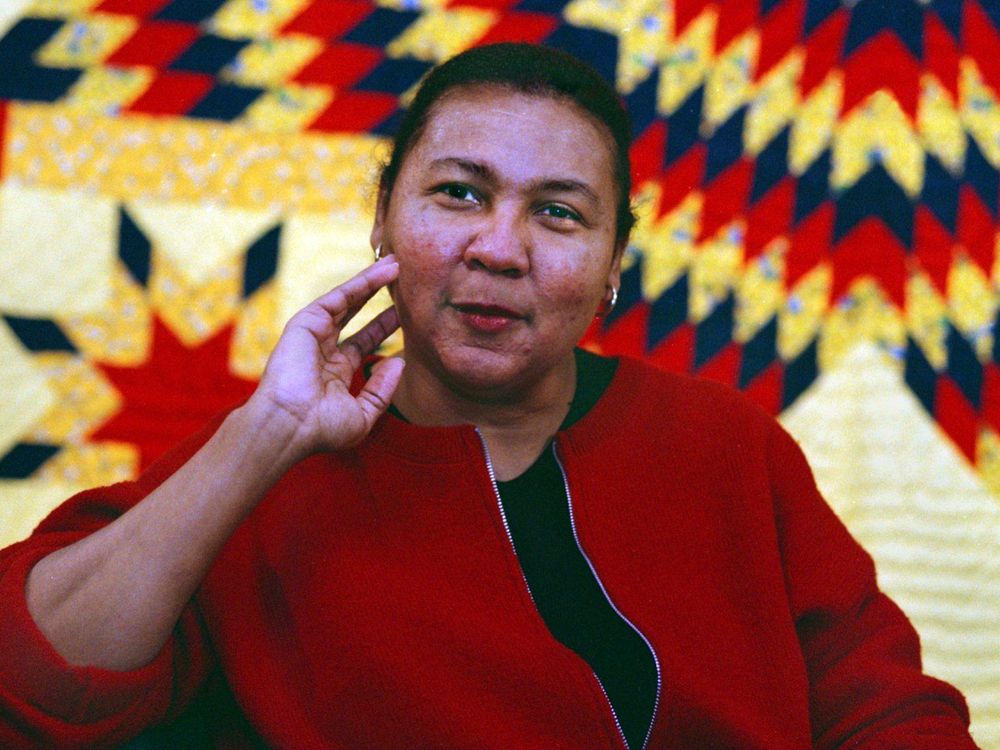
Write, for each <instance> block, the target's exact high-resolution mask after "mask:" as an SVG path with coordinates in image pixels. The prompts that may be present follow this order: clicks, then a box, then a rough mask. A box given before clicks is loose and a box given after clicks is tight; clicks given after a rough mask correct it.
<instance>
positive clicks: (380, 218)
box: [371, 186, 389, 250]
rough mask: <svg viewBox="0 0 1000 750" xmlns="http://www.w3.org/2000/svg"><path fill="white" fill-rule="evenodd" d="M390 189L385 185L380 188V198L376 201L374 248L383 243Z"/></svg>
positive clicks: (373, 223) (372, 234)
mask: <svg viewBox="0 0 1000 750" xmlns="http://www.w3.org/2000/svg"><path fill="white" fill-rule="evenodd" d="M388 204H389V191H388V190H387V189H386V188H385V187H384V186H383V187H380V188H379V189H378V199H377V200H376V202H375V221H374V222H372V233H371V243H372V250H374V249H375V248H376V247H378V246H379V245H381V244H382V230H383V229H384V227H385V214H386V211H388V210H389V205H388Z"/></svg>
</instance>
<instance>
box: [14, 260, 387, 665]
mask: <svg viewBox="0 0 1000 750" xmlns="http://www.w3.org/2000/svg"><path fill="white" fill-rule="evenodd" d="M397 272H398V266H397V265H396V263H395V262H394V261H393V260H392V259H391V257H390V258H388V259H383V260H382V261H379V262H378V263H375V264H374V265H372V266H369V267H368V268H367V269H365V270H364V271H362V272H361V273H359V274H358V275H357V276H355V277H354V278H352V279H351V280H349V281H347V282H345V283H344V284H342V285H341V286H339V287H337V288H335V289H333V290H332V291H330V292H328V293H327V294H325V295H324V296H322V297H320V298H319V299H317V300H315V301H314V302H313V303H311V304H310V305H309V306H307V307H306V308H304V309H303V310H301V311H299V312H298V313H297V314H296V315H295V316H293V317H292V319H291V320H290V321H289V323H288V325H287V326H286V327H285V330H284V332H283V333H282V335H281V338H280V340H279V342H278V344H277V346H276V347H275V350H274V352H273V353H272V354H271V358H270V359H269V360H268V364H267V367H266V368H265V371H264V375H263V377H262V379H261V382H260V385H259V386H258V388H257V390H256V391H255V392H254V394H253V396H251V398H250V399H249V400H248V401H247V403H246V404H244V405H243V406H242V407H240V408H239V409H236V410H235V411H233V412H232V413H231V414H229V416H228V417H227V418H226V419H225V421H224V422H223V423H222V424H221V426H220V427H219V429H218V430H217V431H216V433H215V434H214V435H213V436H212V437H211V438H210V439H209V440H208V441H207V442H206V443H205V445H204V446H202V448H201V449H200V450H199V451H198V452H197V453H195V454H194V455H193V456H192V457H191V458H190V460H188V461H187V463H185V464H184V465H183V466H181V468H180V469H178V471H177V472H175V473H174V474H173V475H172V476H170V477H169V478H168V479H167V480H166V481H165V482H163V483H162V484H161V485H160V486H159V487H158V488H157V489H156V490H154V491H153V492H152V493H150V494H149V495H148V496H147V497H145V498H144V499H143V500H142V501H140V502H139V503H138V504H136V505H135V506H134V507H133V508H131V509H130V510H129V511H128V512H126V513H124V514H123V515H122V516H120V517H119V518H118V519H116V520H115V521H114V522H112V523H110V524H109V525H107V526H106V527H104V528H102V529H100V530H99V531H97V532H95V533H93V534H91V535H90V536H87V537H85V538H83V539H81V540H80V541H78V542H76V543H75V544H72V545H70V546H68V547H65V548H63V549H60V550H57V551H55V552H53V553H51V554H49V555H48V556H46V557H44V558H42V559H41V560H40V561H39V562H38V563H37V564H36V565H35V566H34V568H33V569H32V571H31V573H30V575H29V577H28V582H27V586H26V597H27V605H28V610H29V612H30V613H31V616H32V618H33V619H34V620H35V622H36V624H37V625H38V627H39V629H40V630H41V631H42V633H44V635H45V636H46V638H47V639H48V640H49V642H50V643H51V644H52V646H53V647H54V648H55V649H56V651H58V652H59V654H60V655H62V656H63V657H64V658H65V659H66V661H67V662H69V663H70V664H72V665H75V666H95V667H103V668H106V669H113V670H128V669H134V668H137V667H140V666H142V665H143V664H146V663H147V662H149V661H150V660H151V659H153V657H154V656H156V654H157V653H158V652H159V650H160V649H161V648H162V647H163V645H164V643H165V642H166V641H167V639H168V637H169V636H170V633H171V630H172V629H173V627H174V625H175V624H176V622H177V619H178V617H179V616H180V613H181V611H182V610H183V608H184V606H185V605H186V604H187V602H188V601H189V599H190V598H191V596H192V594H193V593H194V591H195V589H196V588H197V587H198V585H199V583H200V582H201V580H202V578H203V577H204V576H205V574H206V572H207V571H208V568H209V566H210V565H211V563H212V560H213V559H214V558H215V556H216V554H217V553H218V551H219V550H220V549H221V547H222V546H223V544H225V542H226V540H227V539H228V538H229V536H230V535H231V534H232V533H233V531H234V530H235V529H236V527H237V526H238V525H239V523H240V521H241V520H242V519H243V518H244V517H246V515H247V514H248V513H249V512H250V511H251V510H252V509H253V508H254V506H255V505H256V504H257V502H258V501H259V500H260V499H261V498H262V497H263V496H264V495H265V494H266V493H267V491H268V490H269V489H270V488H271V487H272V486H273V485H274V483H275V482H277V481H278V480H279V479H280V478H281V476H282V475H283V474H284V473H285V472H286V471H287V470H288V469H289V468H290V467H291V466H293V465H294V464H295V463H297V462H298V461H300V460H301V459H303V458H304V457H306V456H308V455H310V454H312V453H315V452H317V451H320V450H336V449H339V448H346V447H350V446H352V445H356V444H357V443H358V442H360V441H361V440H363V439H364V437H365V436H366V435H367V434H368V432H369V431H370V430H371V427H372V426H373V425H374V423H375V421H376V420H377V419H378V417H379V416H381V414H382V413H383V412H384V411H385V408H386V407H387V406H388V403H389V400H390V399H391V397H392V393H393V391H394V390H395V388H396V385H397V384H398V382H399V377H400V374H401V372H402V362H401V361H400V360H398V359H388V360H385V361H383V362H381V363H380V364H379V365H378V366H377V367H376V368H375V370H374V371H373V373H372V377H371V378H370V379H369V380H368V382H367V384H366V385H365V387H364V389H363V390H362V392H361V393H359V394H358V395H357V396H354V395H352V394H351V393H350V392H349V390H348V389H349V386H350V383H351V380H352V378H353V375H354V373H355V371H356V370H357V368H358V367H359V366H360V365H361V362H362V360H363V358H364V357H365V356H367V355H368V354H370V353H371V352H372V351H374V350H375V348H377V347H378V345H379V344H380V343H381V342H382V341H383V340H384V339H385V338H386V337H387V336H388V335H389V334H390V333H391V332H392V331H393V330H395V328H396V326H397V320H396V315H395V311H394V310H393V309H392V308H390V309H389V310H387V311H385V312H384V313H382V314H381V315H379V316H378V317H377V318H375V319H374V320H373V321H372V322H370V323H369V324H368V325H366V326H365V327H364V328H363V329H362V330H360V331H359V332H358V333H356V334H355V335H354V336H352V337H350V338H349V339H347V340H346V341H344V342H342V343H341V342H338V339H339V335H340V331H341V329H342V328H343V326H344V325H345V324H346V323H347V321H348V320H350V318H351V317H352V316H353V315H354V314H355V313H356V312H357V311H358V310H360V309H361V307H362V306H363V305H364V303H365V302H366V301H367V300H368V299H370V298H371V296H372V295H373V294H374V293H375V292H376V291H377V290H378V289H379V288H381V287H383V286H385V285H386V284H388V283H390V282H391V281H392V280H393V279H394V278H395V277H396V274H397Z"/></svg>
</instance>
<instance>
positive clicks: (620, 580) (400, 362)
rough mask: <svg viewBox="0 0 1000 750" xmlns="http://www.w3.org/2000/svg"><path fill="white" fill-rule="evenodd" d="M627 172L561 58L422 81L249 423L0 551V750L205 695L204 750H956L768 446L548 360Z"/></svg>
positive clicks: (88, 496)
mask: <svg viewBox="0 0 1000 750" xmlns="http://www.w3.org/2000/svg"><path fill="white" fill-rule="evenodd" d="M627 145H628V126H627V120H626V117H625V115H624V113H623V112H622V111H621V108H620V105H619V104H618V102H617V99H616V97H615V94H614V92H613V91H612V90H611V89H610V88H609V87H607V85H606V84H604V83H603V82H601V80H600V79H599V77H598V76H597V75H596V74H595V73H594V72H593V71H591V70H589V69H588V68H586V67H584V66H582V65H581V64H580V63H578V62H575V61H574V60H572V59H571V58H568V57H566V56H564V55H562V54H560V53H556V52H553V51H551V50H545V49H542V48H537V47H531V46H527V45H498V46H495V47H486V48H480V49H476V50H472V51H470V52H466V53H464V54H463V55H460V56H459V57H457V58H455V59H453V60H452V61H450V62H449V63H447V64H445V65H444V66H442V67H440V68H438V69H437V70H436V71H435V72H433V73H432V74H431V75H430V76H429V77H428V79H427V80H426V82H425V83H424V85H423V87H422V89H421V91H420V93H419V94H418V95H417V97H416V99H415V101H414V104H413V106H412V107H411V109H410V111H409V113H408V115H407V119H406V121H405V122H404V124H403V126H402V127H401V131H400V134H399V136H398V138H397V142H396V144H395V149H394V152H393V156H392V158H391V161H390V163H389V165H388V166H387V168H386V170H385V172H384V174H383V179H382V183H381V188H380V192H379V198H378V205H377V211H376V219H375V224H374V227H373V230H372V245H373V247H374V248H376V255H378V256H380V259H379V260H378V261H377V262H376V263H374V264H373V265H372V266H370V267H369V268H367V269H365V270H364V271H362V272H361V273H360V274H358V275H357V276H355V277H354V278H353V279H351V280H350V281H348V282H346V283H345V284H343V285H341V286H339V287H337V288H336V289H334V290H332V291H331V292H330V293H328V294H326V295H324V296H323V297H321V298H319V299H318V300H316V301H315V302H313V303H312V304H311V305H309V306H308V307H306V308H305V309H303V310H302V311H300V312H299V313H298V314H296V315H295V316H294V317H293V318H292V319H291V320H290V321H289V323H288V325H287V326H286V328H285V331H284V333H283V334H282V336H281V339H280V341H279V342H278V345H277V347H276V348H275V350H274V352H273V354H272V356H271V358H270V360H269V362H268V365H267V368H266V370H265V373H264V376H263V378H262V380H261V382H260V385H259V387H258V389H257V391H256V392H255V393H254V395H253V396H252V397H251V398H250V399H249V401H248V402H247V403H246V404H244V405H243V406H242V407H240V408H238V409H236V410H234V411H233V412H231V413H230V414H228V415H225V416H224V417H222V418H220V419H219V420H218V421H217V422H216V423H215V424H213V425H211V426H210V427H209V428H208V429H207V430H206V431H205V432H204V433H203V434H202V435H201V436H199V437H197V438H195V439H193V440H192V441H189V442H188V443H187V444H186V445H184V446H182V447H180V448H179V449H177V450H176V451H175V452H174V453H173V454H171V455H170V456H168V457H167V458H166V459H164V460H162V461H161V462H159V463H158V464H157V465H156V466H154V467H153V468H152V469H150V471H149V472H147V474H146V475H145V476H143V477H142V478H141V479H140V480H139V481H138V482H136V483H132V484H126V485H118V486H115V487H112V488H105V489H102V490H95V491H91V492H88V493H84V495H82V496H80V497H78V498H76V499H75V500H73V501H71V502H70V503H69V504H67V505H66V506H63V507H62V508H60V509H58V510H57V511H55V512H54V513H53V514H52V516H50V518H49V519H47V520H46V521H45V522H44V523H43V524H42V526H41V527H40V528H39V530H37V531H36V533H35V535H33V537H32V538H31V539H29V540H27V541H25V542H24V543H22V544H20V545H16V546H15V547H13V548H10V549H9V550H7V551H6V552H5V553H4V556H3V558H2V569H0V571H2V578H0V596H3V598H4V601H7V602H13V603H14V606H13V607H11V608H10V609H9V610H8V612H7V614H6V615H5V617H4V618H3V619H2V625H0V626H2V628H3V634H2V638H3V641H2V642H3V643H4V646H3V647H2V649H0V670H2V674H3V675H4V676H3V678H2V682H0V701H2V704H0V705H2V707H3V716H5V717H10V718H8V719H6V720H5V721H4V723H3V725H2V727H0V743H2V744H3V745H4V746H14V747H21V746H32V745H40V746H61V745H75V746H80V745H84V746H91V745H98V744H101V743H104V744H114V743H116V742H121V741H123V740H125V739H127V738H128V737H129V736H132V735H134V734H136V733H137V732H139V731H140V730H141V729H142V728H143V727H145V726H148V725H150V724H154V723H157V722H161V721H163V720H164V719H169V718H170V717H173V716H175V715H176V714H178V713H179V712H181V711H182V710H183V709H184V707H185V706H186V705H188V704H189V703H190V702H191V701H192V698H193V696H195V694H196V693H198V697H197V699H196V700H195V701H194V704H195V705H196V706H198V705H200V706H205V705H208V706H211V709H210V710H209V711H207V712H204V713H203V714H202V716H203V717H205V720H206V721H207V722H208V723H210V724H211V726H212V732H213V733H214V734H215V735H216V736H215V740H216V742H218V743H219V744H225V745H226V746H247V747H254V746H261V745H266V746H271V747H281V748H285V747H288V748H298V747H365V748H371V747H379V748H381V747H407V748H410V747H479V748H501V747H502V748H513V747H516V748H533V747H538V748H555V747H564V748H589V747H602V748H605V747H623V746H626V747H628V748H633V749H634V748H639V747H649V748H663V747H713V748H720V747H733V748H754V747H762V748H763V747H766V748H786V747H787V748H792V747H809V746H817V747H836V746H841V745H845V744H850V746H851V747H873V748H874V747H878V748H884V747H892V746H900V747H902V746H905V747H927V748H931V747H933V748H936V749H937V748H968V747H973V744H972V742H971V739H970V738H969V736H968V734H967V732H966V726H967V714H966V709H965V706H964V703H963V701H962V699H961V696H959V695H958V693H957V692H956V691H954V689H952V688H951V687H949V686H947V685H945V684H943V683H940V682H938V681H936V680H933V679H931V678H929V677H926V676H924V675H922V674H921V673H920V669H919V650H918V644H917V640H916V635H915V633H914V632H913V630H912V628H911V627H910V626H909V624H908V622H907V621H906V619H905V617H904V616H903V615H902V613H901V612H900V611H899V610H898V609H897V608H896V607H895V606H894V605H893V604H892V603H891V602H890V601H889V600H888V599H886V598H885V596H884V595H882V594H881V593H880V592H879V591H878V589H877V588H876V586H875V582H874V571H873V568H872V564H871V561H870V559H869V558H868V556H867V555H866V554H865V553H864V552H863V551H862V550H860V548H859V547H858V546H857V545H856V544H855V543H854V541H853V540H852V539H851V538H850V536H849V535H848V534H847V532H846V531H845V530H844V528H843V526H842V525H841V524H840V523H839V522H838V521H837V519H836V518H835V516H834V515H833V514H832V512H831V511H830V510H829V509H828V508H827V507H826V506H825V504H824V503H823V502H822V500H821V499H820V497H819V496H818V493H817V491H816V488H815V486H814V484H813V482H812V480H811V477H810V475H809V472H808V469H807V468H806V466H805V464H804V460H803V458H802V456H801V454H800V453H799V451H798V449H797V448H796V446H795V445H794V443H793V442H792V441H791V439H790V438H789V437H788V436H787V435H786V434H785V433H784V432H782V431H781V429H780V428H779V427H778V426H777V425H776V424H775V423H774V422H773V421H772V420H770V419H769V418H768V417H766V416H765V415H764V414H763V413H761V412H759V411H757V410H756V409H754V408H752V407H750V406H748V405H747V404H746V403H744V402H743V401H742V400H741V399H740V398H739V397H738V396H737V395H735V394H733V393H730V392H729V391H727V390H725V389H723V388H722V387H720V386H716V385H713V384H709V383H700V382H697V381H693V380H689V379H686V378H681V377H677V376H671V375H666V374H663V373H659V372H655V371H652V370H650V369H648V368H646V367H644V366H642V365H641V364H639V363H637V362H633V361H627V360H625V361H621V362H617V361H615V360H607V359H603V358H599V357H595V356H593V355H586V354H584V353H582V352H578V351H576V350H575V349H574V346H575V344H576V342H577V341H578V340H579V338H580V337H581V335H582V334H583V332H584V330H585V328H586V327H587V325H588V324H589V322H590V321H591V320H592V318H593V317H594V315H595V314H600V313H601V312H602V311H606V310H608V309H610V307H611V306H613V305H614V301H615V297H616V295H617V287H618V283H619V268H620V261H621V254H622V250H623V247H624V244H625V242H626V239H627V236H628V231H629V229H630V227H631V223H632V218H631V214H630V212H629V209H628V197H629V190H630V185H629V169H628V162H627ZM384 286H388V287H389V288H390V290H391V292H392V295H393V299H394V303H395V304H394V307H393V308H390V309H389V310H387V311H386V312H384V313H382V314H381V315H379V316H378V317H377V318H376V319H375V320H374V321H372V322H371V323H369V324H368V325H367V326H365V327H364V328H363V329H362V330H361V331H360V332H358V333H357V334H355V335H354V336H352V337H350V338H348V339H346V340H344V341H339V334H340V331H341V329H342V328H343V326H344V325H345V324H346V323H347V321H348V320H349V319H350V318H351V316H352V315H353V314H354V313H356V312H357V311H358V310H359V309H360V308H361V306H362V305H363V304H364V303H365V301H366V300H368V299H370V298H371V296H372V295H373V294H374V293H375V292H376V291H377V290H378V289H380V288H382V287H384ZM397 325H401V326H402V328H403V331H404V335H405V351H404V354H403V356H402V357H401V358H395V357H394V358H389V359H384V360H381V361H379V362H378V363H377V364H375V365H374V367H373V368H371V371H370V373H368V374H367V375H365V373H364V372H363V370H364V369H365V367H363V364H364V361H365V358H366V357H367V356H368V355H370V354H371V353H372V352H373V351H374V350H375V349H376V348H377V346H378V345H379V343H380V342H381V341H383V340H384V339H385V337H386V336H387V335H389V333H391V332H392V331H393V330H394V329H395V328H396V327H397ZM404 362H405V369H404ZM390 405H391V406H390ZM390 408H391V410H392V412H393V413H392V414H389V415H386V414H385V412H386V410H387V409H390ZM199 691H200V693H199Z"/></svg>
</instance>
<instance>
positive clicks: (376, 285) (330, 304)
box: [310, 256, 399, 328]
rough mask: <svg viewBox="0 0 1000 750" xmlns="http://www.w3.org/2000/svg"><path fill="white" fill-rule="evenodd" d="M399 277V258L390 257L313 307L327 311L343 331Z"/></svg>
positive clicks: (353, 278) (357, 275)
mask: <svg viewBox="0 0 1000 750" xmlns="http://www.w3.org/2000/svg"><path fill="white" fill-rule="evenodd" d="M398 273H399V264H397V263H396V260H395V258H393V257H392V256H387V257H385V258H382V259H380V260H377V261H375V262H374V263H373V264H372V265H370V266H368V267H367V268H365V269H362V270H361V271H360V272H359V273H358V274H356V275H355V276H352V277H351V278H350V279H348V280H347V281H345V282H344V283H343V284H339V285H338V286H335V287H334V288H333V289H331V290H330V291H329V292H327V293H326V294H324V295H322V296H320V297H317V298H316V299H315V300H314V301H313V302H312V305H315V306H317V307H320V308H322V309H323V310H325V311H326V313H327V314H328V315H329V316H330V317H331V318H333V321H334V323H335V325H336V326H337V327H339V328H342V327H343V326H344V324H345V323H347V321H349V320H350V319H351V318H352V317H353V316H354V315H355V313H357V311H358V310H360V309H361V308H362V307H363V306H364V304H365V303H366V302H367V301H368V300H370V299H371V298H372V297H373V296H374V295H375V293H376V292H377V291H378V290H379V289H381V288H382V287H384V286H385V285H386V284H389V283H390V282H392V281H393V279H395V278H396V276H397V274H398ZM312 305H310V306H312Z"/></svg>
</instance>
